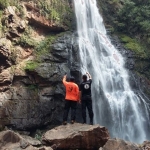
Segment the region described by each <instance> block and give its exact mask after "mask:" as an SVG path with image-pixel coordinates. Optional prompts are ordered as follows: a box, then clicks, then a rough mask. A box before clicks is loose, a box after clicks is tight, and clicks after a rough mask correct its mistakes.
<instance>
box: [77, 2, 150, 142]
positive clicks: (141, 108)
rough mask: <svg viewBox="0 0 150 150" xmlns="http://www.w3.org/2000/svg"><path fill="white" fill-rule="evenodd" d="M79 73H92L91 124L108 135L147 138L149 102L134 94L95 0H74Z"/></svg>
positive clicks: (136, 140) (119, 55) (134, 138)
mask: <svg viewBox="0 0 150 150" xmlns="http://www.w3.org/2000/svg"><path fill="white" fill-rule="evenodd" d="M74 7H75V14H76V19H77V31H78V36H79V40H78V44H79V52H80V59H81V72H82V73H83V74H85V73H86V71H88V72H89V73H90V74H91V75H92V79H93V82H92V99H93V111H94V124H100V125H103V126H105V127H106V128H107V129H108V130H109V132H110V135H111V137H117V138H121V139H124V140H127V141H132V142H136V143H142V142H143V141H145V140H148V139H150V133H149V129H150V118H149V104H148V103H147V101H146V100H145V99H144V98H143V97H142V95H141V94H140V92H139V93H138V94H135V92H134V91H133V90H132V89H131V87H130V84H129V76H128V72H127V70H126V69H125V68H124V62H125V61H124V58H123V57H122V55H121V54H120V53H119V51H118V50H117V49H116V48H115V47H114V46H113V45H112V44H111V41H110V39H109V38H108V36H107V33H106V29H105V26H104V24H103V19H102V17H101V15H100V14H99V11H98V8H97V3H96V0H74Z"/></svg>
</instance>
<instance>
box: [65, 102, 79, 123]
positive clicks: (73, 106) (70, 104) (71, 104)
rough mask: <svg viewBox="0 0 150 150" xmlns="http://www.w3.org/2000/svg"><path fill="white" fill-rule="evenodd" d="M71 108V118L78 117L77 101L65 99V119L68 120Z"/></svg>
mask: <svg viewBox="0 0 150 150" xmlns="http://www.w3.org/2000/svg"><path fill="white" fill-rule="evenodd" d="M70 108H71V120H75V119H76V109H77V101H71V100H66V101H65V108H64V115H63V121H67V118H68V113H69V110H70Z"/></svg>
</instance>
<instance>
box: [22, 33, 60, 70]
mask: <svg viewBox="0 0 150 150" xmlns="http://www.w3.org/2000/svg"><path fill="white" fill-rule="evenodd" d="M58 35H59V34H58ZM58 35H50V36H47V37H46V38H45V39H44V40H42V41H41V42H40V43H37V46H36V47H35V51H34V53H35V55H36V60H34V61H28V62H27V64H26V67H25V68H24V69H25V70H29V71H34V70H35V69H36V68H37V67H38V65H39V64H40V62H41V59H40V57H41V56H42V55H46V54H48V53H49V51H50V46H51V44H52V43H53V42H54V41H55V40H56V38H57V37H58Z"/></svg>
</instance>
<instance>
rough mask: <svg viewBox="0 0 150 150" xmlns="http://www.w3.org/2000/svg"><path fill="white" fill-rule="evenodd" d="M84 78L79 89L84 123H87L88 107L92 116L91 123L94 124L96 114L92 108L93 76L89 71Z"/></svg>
mask: <svg viewBox="0 0 150 150" xmlns="http://www.w3.org/2000/svg"><path fill="white" fill-rule="evenodd" d="M87 78H89V79H87ZM82 80H83V82H82V83H81V84H80V88H79V91H80V99H81V106H82V117H83V123H86V108H87V109H88V113H89V117H90V124H93V116H94V114H93V109H92V97H91V96H92V95H91V83H92V77H91V75H90V74H89V73H88V72H87V73H86V74H85V75H83V76H82Z"/></svg>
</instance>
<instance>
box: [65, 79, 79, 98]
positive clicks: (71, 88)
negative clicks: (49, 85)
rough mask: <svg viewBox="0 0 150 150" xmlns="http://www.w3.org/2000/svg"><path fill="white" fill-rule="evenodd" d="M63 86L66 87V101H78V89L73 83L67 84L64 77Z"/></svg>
mask: <svg viewBox="0 0 150 150" xmlns="http://www.w3.org/2000/svg"><path fill="white" fill-rule="evenodd" d="M63 84H64V86H65V87H66V96H65V99H66V100H72V101H78V100H79V87H78V85H77V84H75V83H74V82H67V81H66V76H64V77H63Z"/></svg>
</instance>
